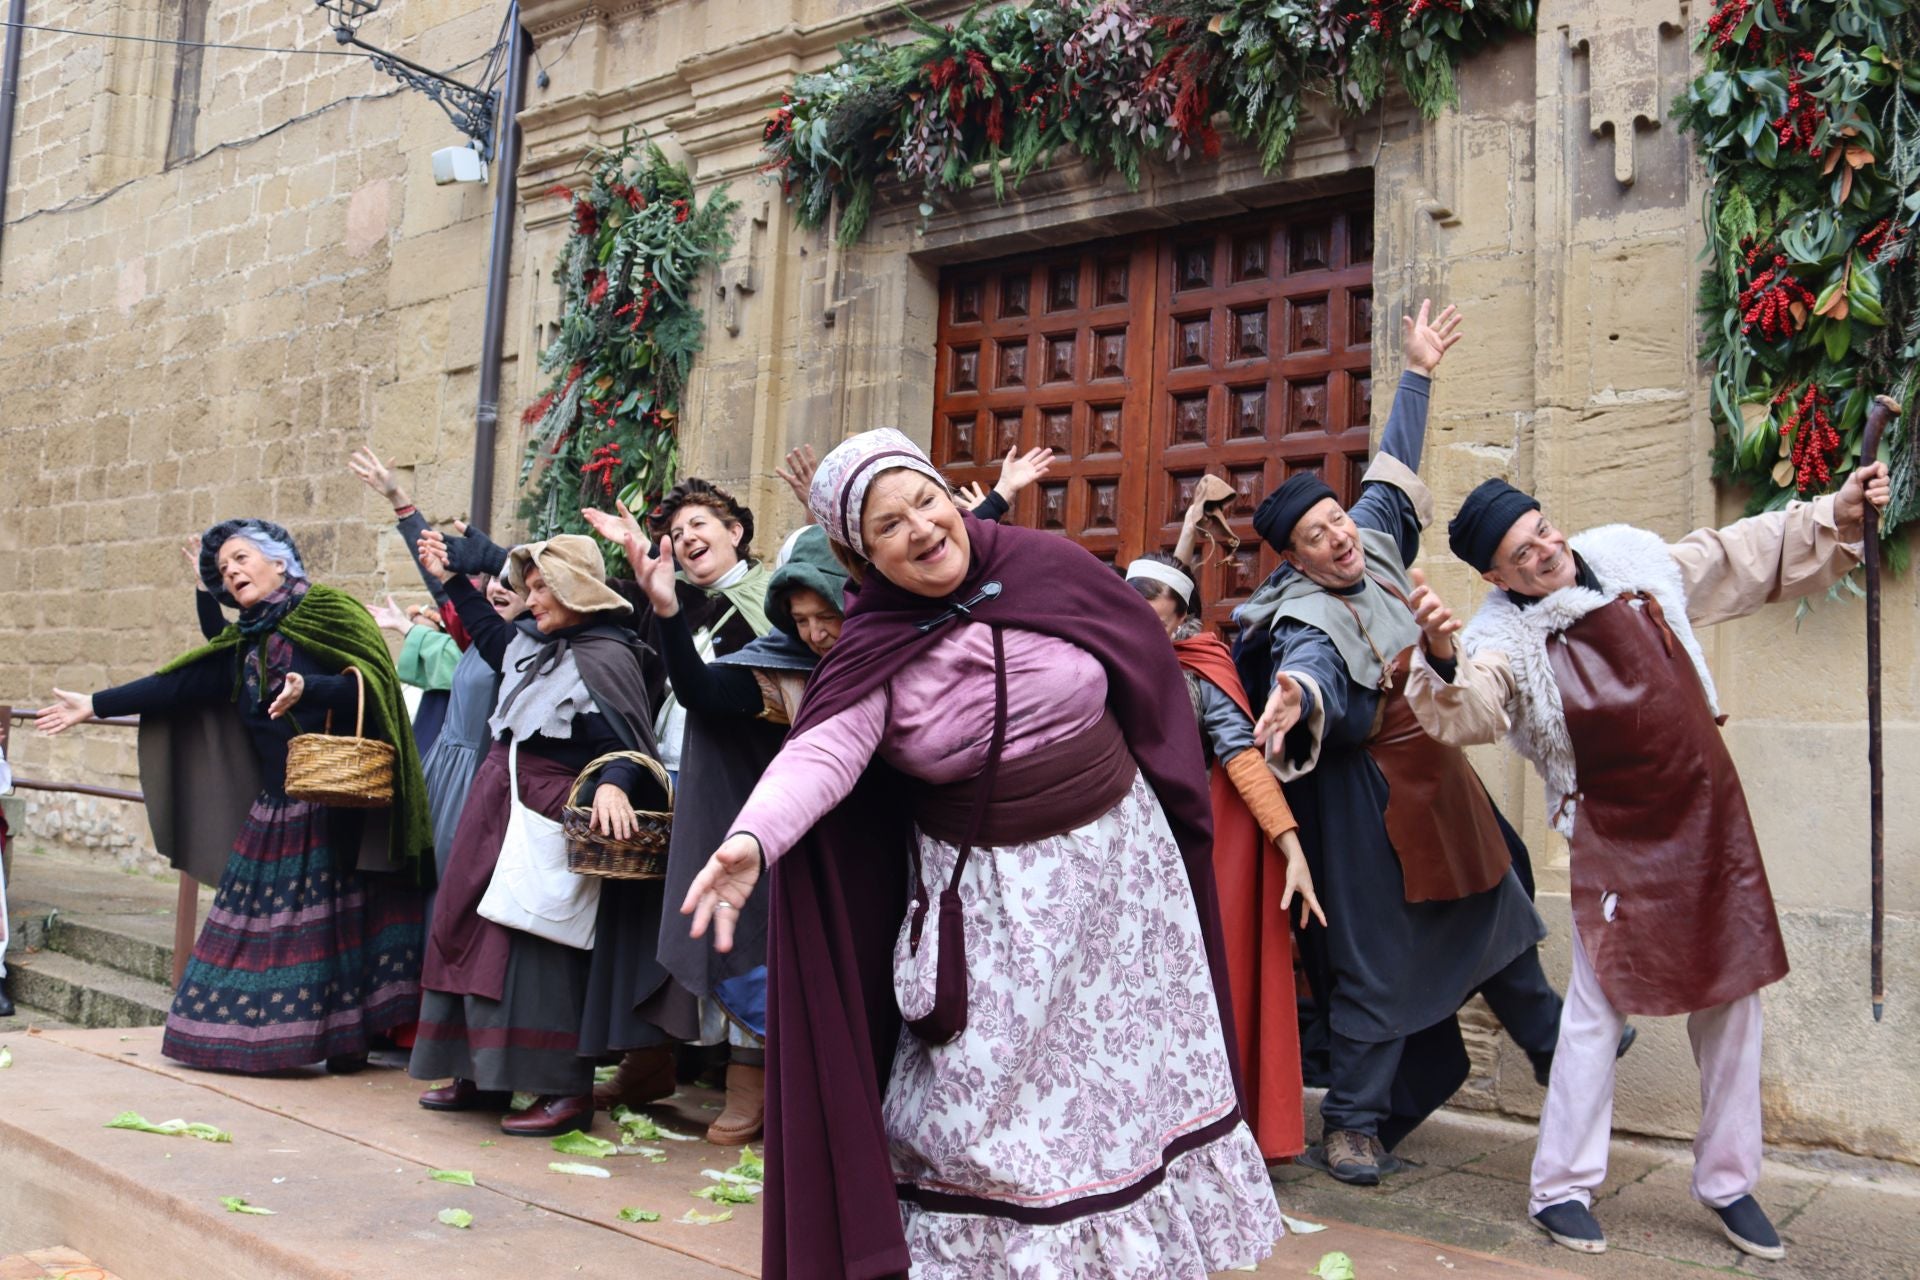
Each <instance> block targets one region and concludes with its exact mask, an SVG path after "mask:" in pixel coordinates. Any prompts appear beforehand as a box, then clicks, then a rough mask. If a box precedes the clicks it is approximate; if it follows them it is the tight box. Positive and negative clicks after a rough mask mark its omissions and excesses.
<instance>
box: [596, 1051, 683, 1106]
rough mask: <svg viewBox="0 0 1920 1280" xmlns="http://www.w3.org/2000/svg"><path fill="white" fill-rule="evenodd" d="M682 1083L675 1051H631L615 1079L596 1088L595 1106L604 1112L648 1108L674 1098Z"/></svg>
mask: <svg viewBox="0 0 1920 1280" xmlns="http://www.w3.org/2000/svg"><path fill="white" fill-rule="evenodd" d="M679 1087H680V1082H679V1081H678V1080H677V1079H675V1078H674V1074H673V1047H672V1046H671V1045H664V1044H663V1045H656V1046H655V1047H653V1048H651V1049H629V1050H628V1051H627V1056H626V1057H624V1058H622V1059H620V1065H619V1067H618V1068H616V1069H615V1070H614V1073H613V1079H611V1080H609V1081H607V1082H606V1083H605V1084H597V1085H595V1086H593V1105H594V1106H596V1107H599V1108H600V1109H601V1110H603V1111H611V1110H613V1108H615V1107H616V1106H626V1107H644V1106H645V1105H647V1103H649V1102H658V1101H660V1099H662V1098H671V1097H672V1096H673V1091H674V1090H675V1089H677V1088H679Z"/></svg>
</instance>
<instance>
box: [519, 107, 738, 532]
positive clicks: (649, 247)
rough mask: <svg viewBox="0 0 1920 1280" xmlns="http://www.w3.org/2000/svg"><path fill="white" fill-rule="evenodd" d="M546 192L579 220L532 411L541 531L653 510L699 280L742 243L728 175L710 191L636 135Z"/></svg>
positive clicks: (524, 481) (675, 415)
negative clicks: (587, 512)
mask: <svg viewBox="0 0 1920 1280" xmlns="http://www.w3.org/2000/svg"><path fill="white" fill-rule="evenodd" d="M548 194H550V195H552V196H554V197H556V198H558V199H561V200H565V201H567V202H568V203H569V204H570V205H571V206H572V210H573V213H572V216H573V228H572V231H571V233H570V234H569V235H568V237H567V242H566V246H565V247H564V248H563V249H561V251H560V260H559V262H558V264H557V265H556V266H555V267H554V271H553V278H554V280H555V282H556V283H558V284H559V285H560V289H561V304H560V333H559V336H558V337H556V338H555V339H554V341H553V343H552V344H551V345H550V346H548V347H547V349H546V350H545V351H544V352H542V353H541V356H540V369H541V371H542V372H543V373H546V374H547V375H548V376H549V378H550V381H549V383H548V386H547V390H546V392H545V393H544V394H542V395H541V396H540V398H539V399H537V400H535V401H534V402H533V403H532V404H531V405H529V406H527V410H526V412H525V413H524V414H523V415H522V416H521V421H522V423H523V424H524V425H525V426H526V427H527V428H528V440H527V448H526V455H525V457H524V459H523V460H522V463H521V467H520V484H521V488H522V491H523V495H524V496H523V497H522V499H521V508H520V514H521V517H522V518H523V519H525V520H526V521H527V524H528V536H529V537H530V538H534V539H539V538H546V537H550V536H552V535H553V534H556V533H586V532H588V530H587V527H586V522H585V520H583V519H582V518H581V515H580V508H581V507H583V506H595V505H598V506H601V507H609V508H610V507H611V506H612V505H613V502H614V500H615V498H618V499H619V500H621V501H623V502H625V503H626V504H627V506H628V507H629V508H630V509H632V510H635V511H644V510H646V509H647V508H648V507H650V506H651V505H652V504H653V502H654V501H655V500H656V499H657V498H658V497H659V496H660V495H661V494H662V493H664V492H666V490H667V489H668V488H669V487H670V486H671V485H672V484H673V482H674V479H675V472H676V471H677V469H678V467H679V461H680V447H679V442H678V440H677V437H676V435H675V428H676V427H677V425H678V423H679V420H680V406H681V399H682V396H683V395H684V394H685V391H686V385H687V375H688V373H689V372H690V371H691V369H692V367H693V358H694V356H695V354H696V353H698V352H699V350H700V345H701V341H702V338H703V336H704V332H705V319H704V317H703V316H702V314H701V310H700V308H699V307H698V306H696V305H695V304H694V292H693V287H694V283H695V281H696V280H697V279H698V278H699V276H700V273H701V272H702V271H704V270H705V269H706V268H707V267H709V266H711V265H712V264H713V263H715V262H717V261H718V260H719V259H720V258H721V256H722V255H724V254H725V253H726V251H727V249H728V247H729V246H730V245H731V244H732V239H733V236H732V229H731V220H732V215H733V212H734V209H735V208H736V205H735V203H734V201H733V200H732V199H730V198H729V197H728V196H727V194H726V191H725V189H724V188H721V189H718V190H715V191H714V192H713V193H712V194H710V195H709V196H708V197H707V200H706V203H705V204H701V203H699V202H698V200H697V199H696V197H695V194H694V190H693V180H692V178H691V177H690V176H689V175H688V173H687V170H686V169H685V168H684V167H683V166H681V165H677V164H675V163H673V162H672V161H671V160H669V159H668V158H667V157H666V156H665V154H663V153H662V152H661V150H660V148H659V147H658V146H656V145H653V144H651V143H646V144H642V143H639V142H636V141H634V140H632V139H631V138H623V139H622V140H621V145H620V146H619V147H618V148H615V149H610V150H609V149H597V150H595V151H594V152H593V153H592V155H591V156H590V157H589V159H588V180H587V183H586V185H585V186H584V187H582V188H581V189H579V190H575V189H573V188H570V187H567V186H564V185H562V186H555V187H553V188H551V189H550V190H549V192H548ZM603 550H607V552H608V556H609V566H610V567H615V566H616V565H617V563H618V558H619V557H618V552H617V551H615V550H612V549H609V548H606V547H604V546H603Z"/></svg>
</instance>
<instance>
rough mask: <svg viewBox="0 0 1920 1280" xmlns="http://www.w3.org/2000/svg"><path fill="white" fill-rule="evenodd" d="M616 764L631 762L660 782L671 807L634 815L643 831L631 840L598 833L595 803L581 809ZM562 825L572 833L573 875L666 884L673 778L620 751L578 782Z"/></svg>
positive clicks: (591, 767) (603, 759)
mask: <svg viewBox="0 0 1920 1280" xmlns="http://www.w3.org/2000/svg"><path fill="white" fill-rule="evenodd" d="M615 760H631V761H633V762H634V763H635V764H637V765H639V766H640V767H641V768H643V769H645V770H647V771H648V772H650V773H652V774H653V776H654V777H656V778H658V779H659V780H660V791H661V794H662V795H664V796H665V797H666V804H667V807H666V809H665V810H663V811H655V810H647V809H636V810H634V814H633V816H634V818H635V819H637V820H638V822H639V829H638V830H636V831H635V832H634V833H633V834H632V835H631V836H629V837H627V838H626V839H625V840H616V839H614V838H613V837H612V836H610V835H605V834H602V833H601V832H598V831H595V830H594V829H593V805H592V803H591V802H589V803H587V804H584V805H583V804H581V803H580V796H581V793H582V792H584V791H587V790H588V783H589V782H591V781H592V780H593V779H595V778H598V777H599V776H600V771H601V770H602V769H604V768H606V767H607V766H608V765H610V764H612V763H613V762H614V761H615ZM560 825H561V827H562V828H563V829H564V830H565V831H566V833H567V869H568V870H569V871H571V872H573V873H574V874H575V875H582V876H603V877H605V878H606V879H608V880H664V879H666V875H667V842H668V839H669V838H670V837H671V836H672V835H673V779H672V778H671V777H669V776H668V775H667V767H666V766H665V765H663V764H661V763H660V762H659V761H658V760H655V759H654V758H653V757H652V756H649V755H642V754H641V753H640V752H638V751H615V752H612V753H611V754H609V755H604V756H601V757H600V758H599V759H598V760H595V761H594V762H593V763H591V764H589V765H588V766H587V767H586V768H585V769H582V770H581V771H580V776H579V777H577V778H575V779H574V780H573V790H572V791H571V792H569V793H568V794H567V803H566V807H565V808H563V809H561V811H560Z"/></svg>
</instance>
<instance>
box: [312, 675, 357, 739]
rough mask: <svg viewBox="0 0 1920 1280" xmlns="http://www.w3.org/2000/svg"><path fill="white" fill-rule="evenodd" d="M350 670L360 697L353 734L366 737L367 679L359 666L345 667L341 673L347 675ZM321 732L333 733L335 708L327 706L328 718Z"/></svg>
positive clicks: (355, 709)
mask: <svg viewBox="0 0 1920 1280" xmlns="http://www.w3.org/2000/svg"><path fill="white" fill-rule="evenodd" d="M349 671H351V672H353V683H354V687H355V688H356V689H358V690H359V699H358V701H357V702H356V703H355V705H354V708H353V736H354V737H356V738H364V737H366V736H367V734H366V721H367V679H366V677H365V676H363V675H361V674H360V668H358V667H343V668H341V670H340V674H341V675H345V674H347V672H349ZM321 732H323V733H326V734H328V735H329V736H331V735H332V733H333V708H331V707H329V708H327V718H326V720H325V722H324V723H323V725H322V727H321Z"/></svg>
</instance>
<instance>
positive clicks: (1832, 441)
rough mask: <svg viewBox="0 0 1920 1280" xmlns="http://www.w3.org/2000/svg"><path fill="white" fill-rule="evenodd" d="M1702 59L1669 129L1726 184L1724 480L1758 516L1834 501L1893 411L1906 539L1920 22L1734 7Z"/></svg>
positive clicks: (1712, 264) (1833, 11) (1876, 0)
mask: <svg viewBox="0 0 1920 1280" xmlns="http://www.w3.org/2000/svg"><path fill="white" fill-rule="evenodd" d="M1699 44H1700V52H1701V54H1702V55H1703V58H1704V62H1705V66H1704V70H1703V71H1702V73H1701V75H1700V76H1699V78H1698V79H1696V80H1694V81H1693V83H1692V84H1691V86H1690V87H1689V88H1688V90H1687V92H1686V94H1685V95H1684V96H1683V97H1681V98H1680V99H1679V100H1678V101H1676V102H1675V103H1674V107H1673V111H1674V115H1675V116H1676V117H1677V118H1678V120H1679V121H1680V123H1681V125H1682V127H1684V128H1686V129H1688V130H1690V131H1691V133H1692V134H1693V138H1694V143H1695V147H1696V148H1697V150H1698V152H1699V154H1700V157H1701V159H1702V160H1703V161H1704V162H1705V165H1706V170H1707V177H1708V180H1709V182H1710V184H1711V187H1710V189H1709V191H1708V193H1707V202H1706V222H1707V257H1708V266H1707V268H1706V271H1705V274H1704V275H1703V276H1702V278H1701V282H1700V291H1699V303H1700V314H1701V323H1702V340H1701V354H1702V357H1703V358H1704V359H1705V360H1706V361H1707V362H1708V364H1709V366H1710V368H1711V374H1712V388H1713V397H1712V406H1713V416H1714V422H1715V425H1716V427H1717V428H1718V440H1717V444H1716V446H1715V450H1714V463H1715V475H1716V476H1717V477H1718V478H1720V479H1722V480H1726V481H1730V482H1733V483H1737V484H1741V485H1745V486H1749V487H1750V489H1751V492H1752V499H1751V502H1750V504H1749V505H1750V509H1751V510H1755V511H1761V510H1771V509H1776V508H1779V507H1781V506H1784V505H1785V504H1786V503H1787V502H1788V501H1790V500H1791V499H1793V498H1796V497H1806V496H1809V495H1812V494H1816V493H1821V492H1825V491H1827V490H1829V489H1831V488H1834V487H1836V486H1837V485H1838V484H1839V483H1840V482H1841V481H1842V480H1844V479H1845V477H1846V475H1847V473H1848V472H1850V471H1851V470H1853V468H1854V467H1856V466H1858V465H1859V463H1860V457H1859V451H1860V436H1861V429H1862V427H1863V426H1864V425H1865V421H1866V414H1867V407H1868V405H1869V404H1870V403H1871V402H1872V399H1873V397H1874V396H1875V395H1876V394H1880V393H1890V394H1892V395H1894V396H1896V397H1897V398H1898V399H1899V401H1900V403H1901V405H1902V407H1903V409H1904V410H1905V413H1904V416H1903V417H1902V418H1901V419H1900V421H1899V422H1898V423H1897V424H1896V425H1895V426H1894V427H1893V428H1892V429H1891V430H1890V431H1889V432H1888V435H1889V437H1890V438H1889V439H1888V441H1887V442H1886V444H1885V445H1883V449H1884V450H1885V456H1886V457H1887V458H1888V461H1889V466H1890V469H1891V471H1892V482H1893V500H1892V503H1891V504H1890V505H1889V507H1888V509H1887V513H1886V517H1885V521H1884V526H1883V527H1884V528H1885V529H1886V530H1887V531H1889V532H1891V531H1892V530H1893V529H1894V528H1896V527H1897V526H1898V525H1900V524H1901V523H1902V522H1904V521H1908V520H1911V519H1913V518H1914V517H1915V515H1916V514H1920V484H1917V483H1916V482H1917V481H1920V475H1916V467H1915V429H1916V423H1915V420H1914V410H1915V407H1916V400H1920V378H1917V377H1916V373H1915V365H1914V360H1915V358H1916V356H1920V261H1916V257H1915V254H1914V252H1913V248H1914V246H1913V240H1914V236H1913V229H1914V223H1915V222H1916V221H1920V97H1917V95H1920V17H1917V16H1916V14H1915V12H1914V11H1913V9H1912V8H1911V7H1910V6H1909V5H1908V4H1907V3H1905V2H1904V0H1718V3H1717V4H1716V5H1715V7H1714V9H1713V11H1712V13H1711V14H1710V16H1709V17H1708V19H1707V24H1706V28H1705V29H1704V30H1703V31H1702V32H1701V34H1700V36H1699ZM1888 551H1889V555H1890V558H1891V559H1892V561H1893V562H1894V563H1895V564H1896V565H1902V564H1904V562H1905V560H1906V548H1905V546H1904V545H1903V544H1902V543H1899V542H1895V543H1890V544H1889V547H1888Z"/></svg>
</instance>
